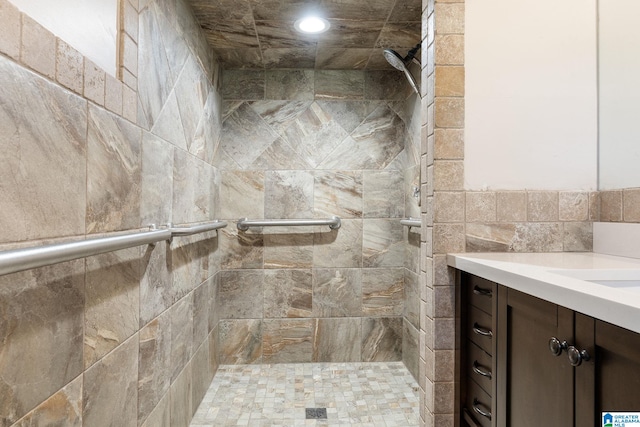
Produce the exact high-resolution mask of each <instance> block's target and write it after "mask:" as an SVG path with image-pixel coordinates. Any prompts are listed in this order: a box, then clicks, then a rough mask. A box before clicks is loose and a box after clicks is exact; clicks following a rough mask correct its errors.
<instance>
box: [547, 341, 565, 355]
mask: <svg viewBox="0 0 640 427" xmlns="http://www.w3.org/2000/svg"><path fill="white" fill-rule="evenodd" d="M568 347H569V344H568V343H567V342H566V341H562V342H560V340H559V339H558V338H556V337H551V339H550V340H549V351H550V352H551V354H553V355H554V356H560V355H561V354H562V350H566V349H567V348H568Z"/></svg>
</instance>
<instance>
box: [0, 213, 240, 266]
mask: <svg viewBox="0 0 640 427" xmlns="http://www.w3.org/2000/svg"><path fill="white" fill-rule="evenodd" d="M226 226H227V223H226V222H224V221H214V222H211V223H206V224H199V225H194V226H192V227H176V228H174V227H169V228H164V229H161V230H158V229H156V228H155V226H154V225H152V226H151V227H149V231H135V232H129V233H127V234H121V235H118V236H110V237H99V238H96V239H86V240H81V241H77V242H66V243H55V244H51V245H43V246H33V247H29V248H22V249H13V250H8V251H2V252H0V276H3V275H5V274H11V273H17V272H19V271H25V270H31V269H32V268H38V267H44V266H46V265H51V264H58V263H61V262H65V261H72V260H74V259H79V258H85V257H90V256H93V255H100V254H104V253H107V252H113V251H118V250H120V249H127V248H132V247H134V246H141V245H151V244H154V243H156V242H160V241H162V240H171V238H172V237H173V236H189V235H192V234H196V233H204V232H205V231H211V230H217V229H219V228H223V227H226Z"/></svg>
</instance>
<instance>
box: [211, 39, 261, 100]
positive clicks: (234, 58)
mask: <svg viewBox="0 0 640 427" xmlns="http://www.w3.org/2000/svg"><path fill="white" fill-rule="evenodd" d="M213 51H214V52H215V54H216V55H217V56H218V59H219V60H220V63H221V64H222V65H223V66H224V68H225V70H242V69H247V70H250V69H254V68H262V67H263V66H264V64H263V62H262V51H261V50H260V49H258V48H245V49H219V48H215V49H213ZM225 72H226V71H225ZM263 91H264V89H263ZM263 93H264V92H263Z"/></svg>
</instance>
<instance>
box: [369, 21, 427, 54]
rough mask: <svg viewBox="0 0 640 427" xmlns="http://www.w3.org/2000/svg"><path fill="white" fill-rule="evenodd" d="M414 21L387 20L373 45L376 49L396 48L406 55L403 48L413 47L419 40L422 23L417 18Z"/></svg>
mask: <svg viewBox="0 0 640 427" xmlns="http://www.w3.org/2000/svg"><path fill="white" fill-rule="evenodd" d="M413 21H414V22H387V23H386V24H385V25H384V27H382V31H380V37H378V40H377V41H376V44H375V47H376V48H378V49H385V48H387V49H388V48H391V49H397V50H400V52H399V53H400V54H401V55H406V53H405V50H408V49H410V48H413V47H414V46H415V45H417V44H418V43H420V41H421V31H422V23H421V22H420V20H419V19H413Z"/></svg>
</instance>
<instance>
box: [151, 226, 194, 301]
mask: <svg viewBox="0 0 640 427" xmlns="http://www.w3.org/2000/svg"><path fill="white" fill-rule="evenodd" d="M197 238H198V237H197V236H191V237H181V238H179V239H174V240H173V241H172V243H171V244H170V246H169V247H168V249H167V250H166V251H165V254H166V255H165V256H166V265H167V266H168V268H169V275H170V276H169V277H170V279H171V282H170V283H171V285H170V287H169V295H170V300H171V302H172V303H175V302H177V301H178V300H180V299H181V298H183V297H184V296H185V295H187V294H188V293H189V292H191V291H192V290H193V289H195V287H196V286H198V284H200V283H201V282H202V281H203V278H202V270H203V262H204V260H203V257H204V256H203V254H202V253H201V252H202V246H201V245H200V244H198V243H196V240H195V239H197ZM161 274H164V272H161Z"/></svg>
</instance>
